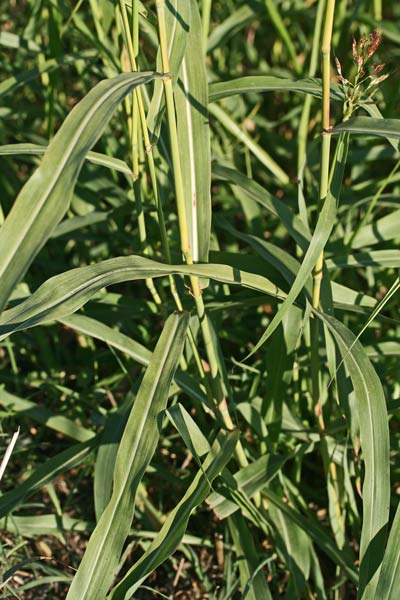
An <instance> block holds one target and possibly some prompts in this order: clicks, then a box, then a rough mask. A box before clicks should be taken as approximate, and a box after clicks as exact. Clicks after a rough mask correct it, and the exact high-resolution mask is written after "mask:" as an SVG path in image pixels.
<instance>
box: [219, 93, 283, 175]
mask: <svg viewBox="0 0 400 600" xmlns="http://www.w3.org/2000/svg"><path fill="white" fill-rule="evenodd" d="M209 111H210V114H211V115H212V116H213V117H215V118H216V119H218V121H219V122H220V123H221V125H223V126H224V128H225V129H226V130H227V131H229V133H230V134H232V135H233V136H234V137H235V138H236V139H237V140H238V141H239V142H241V143H242V144H244V145H245V146H246V147H247V148H248V149H249V150H250V152H251V153H252V154H253V155H254V156H255V157H256V158H257V159H258V160H259V161H260V162H261V164H263V165H264V166H265V167H266V168H267V169H268V171H270V172H271V173H273V174H274V175H275V177H276V178H277V179H278V180H279V181H280V182H281V183H282V184H287V183H289V177H288V174H287V173H286V172H285V171H284V170H283V169H282V168H281V167H280V166H279V165H278V163H277V162H276V161H275V160H274V159H273V158H272V156H270V155H269V154H268V152H266V151H265V150H264V148H262V147H261V146H260V145H259V144H258V143H257V142H256V141H254V140H253V138H252V137H250V136H249V135H248V134H247V133H246V132H245V131H243V129H241V128H240V127H239V125H237V123H236V122H235V121H234V120H233V118H231V116H230V115H229V114H228V113H227V112H226V111H225V110H224V109H223V108H221V107H220V106H218V105H217V104H215V105H214V104H212V105H211V106H210V107H209Z"/></svg>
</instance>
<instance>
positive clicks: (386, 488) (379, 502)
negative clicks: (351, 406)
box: [316, 312, 390, 600]
mask: <svg viewBox="0 0 400 600" xmlns="http://www.w3.org/2000/svg"><path fill="white" fill-rule="evenodd" d="M316 314H317V315H318V317H319V318H320V319H322V321H323V322H324V323H325V324H326V326H327V327H328V329H329V331H330V332H331V333H332V335H333V336H334V338H335V340H336V342H337V344H338V346H339V349H340V352H341V354H342V357H343V361H344V363H345V365H346V368H347V371H348V373H349V375H350V377H351V381H352V384H353V388H354V394H355V397H356V401H357V405H358V418H359V423H360V438H361V449H362V456H363V461H364V465H365V476H364V482H363V524H362V532H361V542H360V584H359V592H358V598H360V599H361V598H362V599H363V600H367V599H368V600H369V599H372V598H375V597H376V596H375V589H376V585H377V581H378V575H379V569H380V566H381V563H382V559H383V554H384V548H385V539H386V527H387V522H388V518H389V501H390V477H389V467H390V460H389V428H388V422H387V411H386V402H385V396H384V393H383V389H382V385H381V383H380V381H379V378H378V376H377V374H376V372H375V370H374V368H373V367H372V365H371V363H370V361H369V359H368V357H367V355H366V353H365V350H364V349H363V347H362V346H361V344H360V342H358V341H357V340H356V338H355V336H354V334H353V333H351V331H350V330H349V329H348V328H347V327H345V326H344V325H343V324H342V323H340V322H339V321H337V320H336V319H335V318H333V317H331V316H328V315H325V314H323V313H320V312H317V313H316Z"/></svg>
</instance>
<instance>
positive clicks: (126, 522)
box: [67, 313, 189, 600]
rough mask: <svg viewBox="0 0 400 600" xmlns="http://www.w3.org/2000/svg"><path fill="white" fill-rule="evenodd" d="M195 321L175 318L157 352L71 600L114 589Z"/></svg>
mask: <svg viewBox="0 0 400 600" xmlns="http://www.w3.org/2000/svg"><path fill="white" fill-rule="evenodd" d="M188 321H189V317H188V315H187V314H185V313H181V314H179V315H178V314H175V315H171V316H170V317H169V319H168V320H167V322H166V323H165V325H164V329H163V331H162V334H161V336H160V338H159V341H158V343H157V346H156V349H155V350H154V353H153V357H152V360H151V362H150V365H149V367H148V368H147V371H146V374H145V376H144V378H143V381H142V384H141V386H140V389H139V392H138V394H137V396H136V400H135V402H134V405H133V408H132V410H131V413H130V415H129V418H128V422H127V424H126V427H125V430H124V433H123V436H122V439H121V443H120V447H119V450H118V454H117V458H116V463H115V470H114V488H113V494H112V497H111V500H110V502H109V503H108V505H107V507H106V509H105V510H104V512H103V513H102V515H101V518H100V520H99V522H98V524H97V526H96V529H95V530H94V532H93V534H92V536H91V538H90V540H89V544H88V546H87V549H86V552H85V555H84V557H83V559H82V562H81V564H80V567H79V569H78V572H77V574H76V575H75V577H74V580H73V582H72V585H71V588H70V590H69V592H68V596H67V598H68V600H75V599H76V600H78V599H79V600H93V598H96V600H101V599H102V598H105V597H106V594H107V591H108V589H109V587H110V586H111V584H112V581H113V577H114V575H115V572H116V569H117V566H118V563H119V560H120V555H121V552H122V548H123V545H124V543H125V540H126V537H127V535H128V533H129V530H130V527H131V522H132V518H133V514H134V506H135V495H136V490H137V487H138V485H139V483H140V481H141V479H142V477H143V474H144V472H145V470H146V468H147V466H148V464H149V463H150V461H151V458H152V456H153V454H154V452H155V450H156V447H157V443H158V439H159V435H160V432H159V422H158V420H159V417H160V414H161V413H162V412H163V411H164V410H165V408H166V405H167V398H168V390H169V386H170V383H171V379H172V377H173V374H174V371H175V369H176V366H177V363H178V361H179V358H180V356H181V353H182V348H183V343H184V340H185V336H186V329H187V325H188Z"/></svg>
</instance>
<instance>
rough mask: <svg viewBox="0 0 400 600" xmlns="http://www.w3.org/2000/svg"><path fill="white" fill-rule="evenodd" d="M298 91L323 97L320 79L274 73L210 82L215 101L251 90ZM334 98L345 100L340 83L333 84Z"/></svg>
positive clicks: (211, 97)
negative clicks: (282, 75)
mask: <svg viewBox="0 0 400 600" xmlns="http://www.w3.org/2000/svg"><path fill="white" fill-rule="evenodd" d="M275 91H277V92H298V93H300V94H311V96H314V97H315V98H322V84H321V80H320V79H312V78H308V79H297V80H296V79H289V78H287V77H275V76H273V75H251V76H248V77H239V78H238V79H232V80H231V81H221V82H220V81H219V82H218V83H211V84H210V91H209V100H210V102H215V101H216V100H221V99H222V98H228V97H229V96H235V95H237V94H246V93H251V92H275ZM331 98H332V100H339V101H343V92H342V91H341V89H340V87H339V86H338V85H334V84H332V85H331Z"/></svg>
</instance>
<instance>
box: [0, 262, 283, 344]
mask: <svg viewBox="0 0 400 600" xmlns="http://www.w3.org/2000/svg"><path fill="white" fill-rule="evenodd" d="M170 274H186V275H197V276H199V277H206V278H207V277H210V278H213V279H216V280H217V281H222V282H224V283H231V284H240V285H243V286H245V287H250V288H253V289H256V290H259V291H261V292H264V293H266V294H270V295H272V296H275V297H278V298H282V299H283V298H284V297H285V293H284V292H282V291H281V290H279V288H277V287H276V286H275V285H274V284H273V283H271V282H270V281H269V280H268V279H266V278H265V277H261V276H260V275H254V274H252V273H246V272H245V271H240V270H239V269H235V268H232V267H228V266H225V265H214V264H213V265H165V264H162V263H157V262H155V261H152V260H150V259H147V258H143V257H141V256H128V257H120V258H112V259H109V260H105V261H103V262H101V263H98V264H96V265H90V266H88V267H82V268H79V269H73V270H72V271H67V272H66V273H62V274H61V275H56V276H55V277H52V278H51V279H49V280H48V281H46V282H45V283H44V284H43V285H42V286H41V287H40V288H39V289H38V290H37V291H36V292H35V293H34V294H32V296H30V297H29V298H28V299H27V300H25V301H24V302H22V303H21V304H19V305H18V306H16V307H15V308H11V309H9V310H6V311H4V313H3V314H2V316H1V317H0V339H1V338H2V337H3V338H4V337H6V336H7V335H8V334H10V333H12V332H13V331H17V330H19V329H26V328H27V327H32V326H34V325H38V324H39V323H43V322H45V321H49V320H54V319H62V318H63V317H65V316H67V315H69V314H71V313H73V312H74V311H76V310H78V308H80V307H81V306H83V304H85V302H87V301H88V300H89V298H90V297H91V296H92V295H93V294H94V293H95V292H96V291H98V290H100V289H101V288H103V287H104V286H108V285H112V284H115V283H119V282H122V281H133V280H136V279H146V278H150V277H151V278H153V277H160V276H162V275H170Z"/></svg>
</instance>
